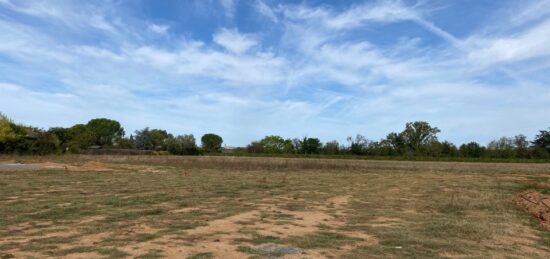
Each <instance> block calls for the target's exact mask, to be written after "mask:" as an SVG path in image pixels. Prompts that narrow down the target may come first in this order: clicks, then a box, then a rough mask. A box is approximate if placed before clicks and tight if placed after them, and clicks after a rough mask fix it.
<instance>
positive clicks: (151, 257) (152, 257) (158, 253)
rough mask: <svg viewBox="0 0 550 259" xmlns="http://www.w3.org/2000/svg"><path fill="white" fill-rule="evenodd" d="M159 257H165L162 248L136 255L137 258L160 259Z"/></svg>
mask: <svg viewBox="0 0 550 259" xmlns="http://www.w3.org/2000/svg"><path fill="white" fill-rule="evenodd" d="M158 258H163V255H162V250H150V251H148V252H147V253H145V254H142V255H140V256H138V257H136V259H158Z"/></svg>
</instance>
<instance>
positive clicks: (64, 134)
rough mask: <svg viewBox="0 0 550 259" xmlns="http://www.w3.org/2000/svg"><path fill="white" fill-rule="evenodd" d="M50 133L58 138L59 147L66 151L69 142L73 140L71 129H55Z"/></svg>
mask: <svg viewBox="0 0 550 259" xmlns="http://www.w3.org/2000/svg"><path fill="white" fill-rule="evenodd" d="M48 133H50V134H52V135H55V136H56V137H57V139H58V140H59V146H60V147H61V148H63V151H65V148H66V147H68V144H69V142H70V141H71V140H72V139H73V136H72V134H71V129H69V128H63V127H53V128H50V129H49V130H48Z"/></svg>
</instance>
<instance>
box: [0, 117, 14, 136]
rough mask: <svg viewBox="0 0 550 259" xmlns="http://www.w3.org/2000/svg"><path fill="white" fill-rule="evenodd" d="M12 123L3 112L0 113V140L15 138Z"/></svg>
mask: <svg viewBox="0 0 550 259" xmlns="http://www.w3.org/2000/svg"><path fill="white" fill-rule="evenodd" d="M14 126H15V125H14V123H13V122H12V121H11V120H10V119H9V118H8V117H7V116H6V115H4V114H2V113H0V142H6V141H13V140H15V139H16V138H17V135H18V134H17V132H16V129H15V127H14Z"/></svg>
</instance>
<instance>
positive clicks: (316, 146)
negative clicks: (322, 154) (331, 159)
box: [300, 137, 322, 154]
mask: <svg viewBox="0 0 550 259" xmlns="http://www.w3.org/2000/svg"><path fill="white" fill-rule="evenodd" d="M321 146H322V144H321V140H319V139H318V138H308V137H304V138H303V139H302V143H301V147H302V149H301V150H300V151H301V153H303V154H317V153H319V150H320V149H321Z"/></svg>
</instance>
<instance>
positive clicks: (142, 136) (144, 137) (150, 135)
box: [134, 127, 172, 150]
mask: <svg viewBox="0 0 550 259" xmlns="http://www.w3.org/2000/svg"><path fill="white" fill-rule="evenodd" d="M170 137H172V136H171V135H170V134H168V132H167V131H166V130H161V129H149V127H147V128H144V129H142V130H136V132H135V137H134V141H135V145H136V148H137V149H142V150H166V147H165V144H166V141H167V140H168V139H169V138H170Z"/></svg>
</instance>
